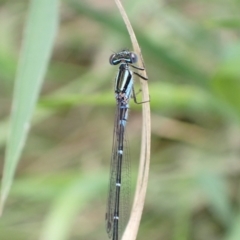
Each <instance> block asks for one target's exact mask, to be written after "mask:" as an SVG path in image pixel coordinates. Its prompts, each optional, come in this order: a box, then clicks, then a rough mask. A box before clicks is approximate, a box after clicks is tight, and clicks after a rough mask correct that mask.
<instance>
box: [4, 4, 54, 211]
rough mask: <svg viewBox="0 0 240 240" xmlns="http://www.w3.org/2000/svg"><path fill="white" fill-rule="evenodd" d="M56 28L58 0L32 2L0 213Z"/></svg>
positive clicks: (16, 94)
mask: <svg viewBox="0 0 240 240" xmlns="http://www.w3.org/2000/svg"><path fill="white" fill-rule="evenodd" d="M57 27H58V0H50V1H49V0H41V1H39V0H32V1H31V2H30V9H29V14H28V17H27V22H26V31H25V34H24V40H23V48H22V51H21V55H20V59H19V65H18V71H17V76H16V81H15V89H14V98H13V106H12V115H11V123H10V135H9V139H8V142H7V149H6V159H5V163H4V170H3V180H2V192H1V203H0V204H1V205H0V211H1V212H2V210H3V205H4V203H5V201H6V199H7V196H8V193H9V191H10V187H11V184H12V182H13V178H14V172H15V170H16V167H17V164H18V162H19V159H20V156H21V152H22V149H23V147H24V144H25V141H26V138H27V134H28V130H29V127H30V120H31V118H32V115H33V112H34V109H35V105H36V102H37V99H38V96H39V93H40V90H41V86H42V83H43V79H44V76H45V73H46V69H47V66H48V62H49V59H50V56H51V52H52V49H53V44H54V38H55V35H56V31H57Z"/></svg>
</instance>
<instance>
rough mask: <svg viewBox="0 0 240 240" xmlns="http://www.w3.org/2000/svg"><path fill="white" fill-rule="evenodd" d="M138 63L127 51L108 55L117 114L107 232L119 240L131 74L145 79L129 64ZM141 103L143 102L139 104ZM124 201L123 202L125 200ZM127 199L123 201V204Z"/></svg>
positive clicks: (110, 236) (131, 94)
mask: <svg viewBox="0 0 240 240" xmlns="http://www.w3.org/2000/svg"><path fill="white" fill-rule="evenodd" d="M137 60H138V58H137V55H136V54H135V53H133V52H130V51H128V50H122V51H121V52H119V53H115V54H113V55H111V56H110V59H109V62H110V64H111V65H118V64H120V66H119V70H118V74H117V76H116V79H115V89H114V90H115V98H116V103H117V106H116V115H115V123H114V130H113V146H112V156H111V169H110V184H109V195H108V200H107V211H106V230H107V233H108V236H109V238H111V239H112V240H118V239H119V238H120V232H119V226H120V225H121V223H122V222H123V217H124V216H122V215H121V212H122V211H121V209H120V208H121V206H122V207H123V208H125V207H124V206H123V204H124V203H123V202H121V201H122V199H123V196H121V198H120V193H121V192H122V190H123V189H124V188H126V187H129V186H124V184H123V183H124V181H125V179H124V176H126V175H124V173H123V170H124V169H125V170H128V167H127V166H128V164H129V159H127V157H128V155H127V153H126V150H127V149H126V147H125V127H126V122H127V119H128V109H129V100H130V98H131V97H132V98H133V99H134V102H135V103H139V102H137V101H136V96H135V92H134V88H133V74H135V75H137V76H139V77H141V78H142V79H144V80H147V78H145V77H143V76H141V75H140V74H138V73H136V72H133V71H131V69H130V66H131V67H133V68H135V69H138V70H144V69H143V68H139V67H136V66H134V65H132V64H133V63H136V62H137ZM140 103H143V102H140ZM125 200H126V199H125ZM127 201H128V200H126V201H125V203H126V204H129V203H127Z"/></svg>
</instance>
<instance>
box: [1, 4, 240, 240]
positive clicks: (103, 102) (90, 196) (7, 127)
mask: <svg viewBox="0 0 240 240" xmlns="http://www.w3.org/2000/svg"><path fill="white" fill-rule="evenodd" d="M28 4H30V5H28ZM123 4H124V6H125V8H126V11H127V13H128V14H129V17H130V20H131V22H132V25H133V28H134V30H135V31H136V36H137V38H138V40H139V43H140V46H141V49H142V52H143V57H144V60H145V63H146V68H147V72H148V76H149V87H150V99H151V108H152V155H151V156H152V157H151V169H150V179H149V188H148V193H147V201H146V204H145V210H144V213H143V219H142V222H141V226H140V232H139V234H138V239H152V240H154V239H156V240H159V239H164V240H187V239H189V240H203V239H204V240H205V239H211V240H214V239H216V240H238V239H240V232H239V227H238V226H239V212H240V211H239V209H240V203H239V187H238V186H239V179H240V172H239V144H240V137H239V136H240V129H239V124H240V121H239V120H240V114H239V113H240V100H239V99H240V98H239V92H240V70H239V69H240V68H239V65H240V64H239V63H240V58H239V53H240V47H239V46H240V45H239V42H238V26H239V7H240V3H239V1H234V0H230V1H225V0H211V1H201V0H200V1H165V2H160V1H156V0H149V1H143V0H133V1H123ZM60 9H61V11H59V10H60ZM60 9H59V7H58V2H57V1H55V0H51V1H47V0H42V1H29V2H28V1H26V2H25V1H1V2H0V12H1V14H0V20H1V26H0V36H1V38H0V65H1V71H0V93H1V94H0V98H1V109H0V114H1V115H0V116H1V123H0V144H1V146H2V148H1V149H2V150H1V159H2V162H3V159H4V153H3V149H4V148H5V143H6V136H7V133H8V142H7V146H6V147H7V150H6V154H5V160H4V161H5V163H4V164H5V167H4V175H3V180H2V192H4V193H5V194H4V195H2V196H1V197H2V198H5V197H6V194H7V192H8V190H9V187H10V185H11V182H12V177H13V173H14V171H15V169H16V167H17V173H16V174H15V177H14V180H13V186H12V190H11V192H10V195H9V198H8V199H7V202H6V206H5V208H4V211H3V216H2V219H1V221H0V239H11V240H15V239H16V240H20V239H24V240H25V239H28V238H31V239H41V240H43V239H44V240H48V239H49V240H50V239H51V240H60V239H61V240H63V239H72V240H74V239H91V240H94V239H107V234H106V233H105V226H104V225H105V222H104V214H105V202H106V196H107V190H108V172H109V163H110V154H111V141H112V139H111V137H112V128H113V120H114V106H115V100H114V93H113V92H112V87H113V80H114V76H115V74H116V71H117V68H114V67H112V66H110V65H109V63H108V58H109V56H110V54H111V53H112V51H118V50H120V49H122V48H129V49H131V44H130V40H129V36H128V34H127V31H126V29H125V25H124V23H123V22H122V20H121V17H120V14H119V13H118V11H117V8H116V6H115V5H114V2H109V1H101V2H97V1H95V2H92V1H91V2H89V1H77V0H66V1H62V5H61V8H60ZM45 14H47V15H45ZM58 14H60V16H58ZM58 19H60V24H59V29H58V30H59V31H58V34H57V37H56V39H54V37H55V36H56V31H57V27H58V26H57V25H58ZM54 40H55V42H54ZM20 46H23V47H20ZM53 47H54V48H53ZM20 48H22V50H21V52H20V51H19V49H20ZM52 48H53V49H52ZM52 50H53V55H52V59H51V61H50V64H49V66H48V68H47V65H48V63H49V61H48V59H49V58H50V56H51V52H52ZM19 52H20V53H19ZM17 64H18V67H17ZM16 69H18V70H17V73H16ZM46 70H47V74H46V76H45V72H46ZM15 75H17V77H16V80H14V76H15ZM44 78H45V81H44V82H43V79H44ZM43 83H44V84H43ZM135 83H136V92H137V89H138V88H139V84H138V79H137V78H136V79H135ZM42 84H43V85H42ZM13 85H14V94H13V93H12V92H13V90H12V89H13ZM40 91H41V94H40V99H39V101H37V99H38V96H39V92H40ZM137 98H138V99H141V93H139V94H138V95H137ZM12 99H13V100H12ZM36 104H37V105H36ZM35 105H36V108H35ZM11 106H14V109H13V111H12V116H11V121H9V116H10V108H11ZM32 115H33V118H32V120H31V116H32ZM9 122H10V124H9ZM28 124H30V125H31V126H32V127H31V131H30V132H29V135H28V138H27V141H26V143H25V139H26V136H27V135H26V134H27V131H26V126H27V125H28ZM24 126H25V127H24ZM128 127H129V128H128V138H129V139H128V140H129V145H130V149H131V159H132V163H131V165H132V167H131V168H132V175H133V176H135V175H136V172H137V167H138V157H139V148H140V146H139V142H140V134H141V106H139V105H135V104H134V103H132V104H131V113H130V118H129V121H128ZM9 132H10V133H9ZM24 144H25V147H24V150H23V152H22V153H21V150H22V147H23V146H24ZM3 146H4V148H3ZM19 160H21V161H20V162H19ZM134 182H135V178H133V183H134Z"/></svg>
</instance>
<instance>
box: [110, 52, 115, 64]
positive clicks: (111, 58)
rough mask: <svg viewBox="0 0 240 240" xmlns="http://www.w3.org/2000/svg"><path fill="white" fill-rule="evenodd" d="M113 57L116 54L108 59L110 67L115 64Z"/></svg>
mask: <svg viewBox="0 0 240 240" xmlns="http://www.w3.org/2000/svg"><path fill="white" fill-rule="evenodd" d="M115 56H116V54H112V55H111V56H110V58H109V63H110V64H111V65H115V64H114V58H115Z"/></svg>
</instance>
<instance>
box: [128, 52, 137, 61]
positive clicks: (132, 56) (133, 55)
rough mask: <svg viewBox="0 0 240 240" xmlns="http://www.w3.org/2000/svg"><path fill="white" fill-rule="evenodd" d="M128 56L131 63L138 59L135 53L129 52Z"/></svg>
mask: <svg viewBox="0 0 240 240" xmlns="http://www.w3.org/2000/svg"><path fill="white" fill-rule="evenodd" d="M130 58H131V62H132V63H136V62H137V61H138V57H137V55H136V54H135V53H131V54H130Z"/></svg>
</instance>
